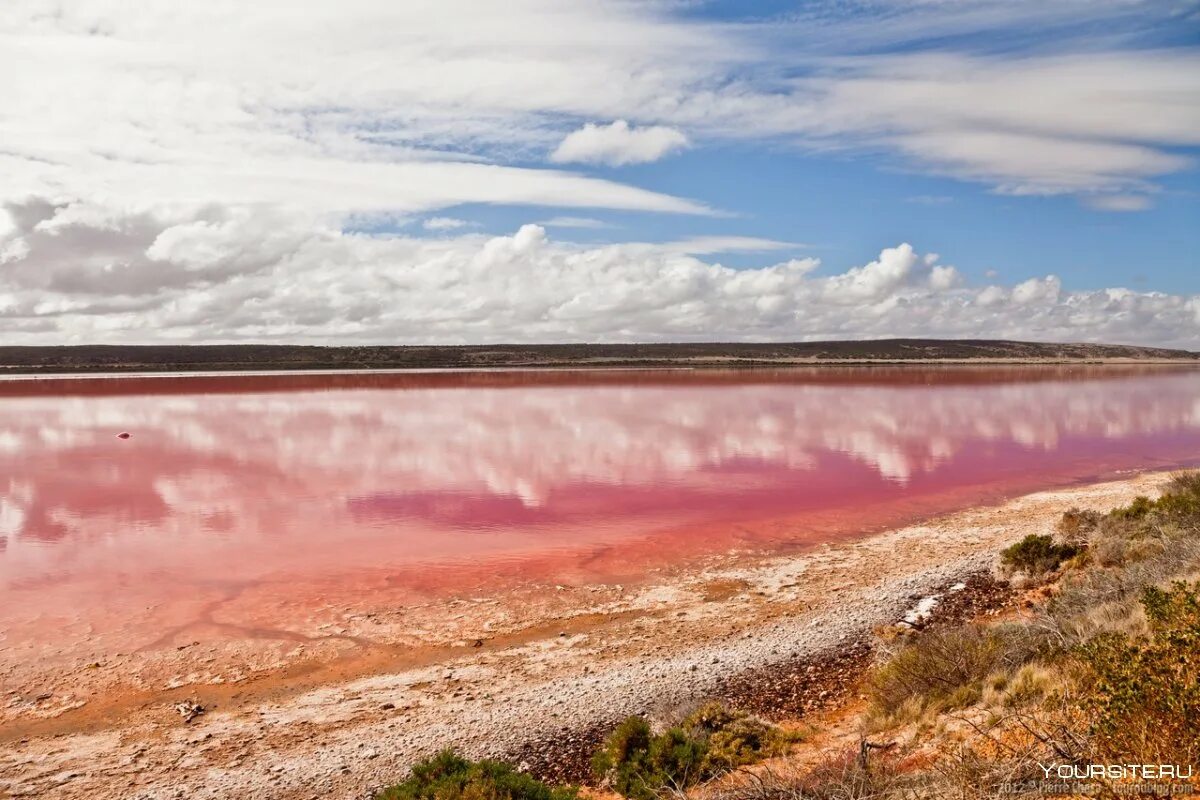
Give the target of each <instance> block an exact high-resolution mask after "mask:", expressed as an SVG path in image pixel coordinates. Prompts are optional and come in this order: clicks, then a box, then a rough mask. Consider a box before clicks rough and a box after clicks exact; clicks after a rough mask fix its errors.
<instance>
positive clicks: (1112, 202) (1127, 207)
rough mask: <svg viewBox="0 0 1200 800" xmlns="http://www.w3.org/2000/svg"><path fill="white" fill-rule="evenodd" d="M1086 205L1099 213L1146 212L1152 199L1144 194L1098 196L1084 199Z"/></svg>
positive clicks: (1089, 196)
mask: <svg viewBox="0 0 1200 800" xmlns="http://www.w3.org/2000/svg"><path fill="white" fill-rule="evenodd" d="M1083 202H1084V205H1086V206H1087V207H1088V208H1094V209H1096V210H1097V211H1145V210H1146V209H1148V208H1150V207H1151V206H1152V205H1153V203H1151V201H1150V198H1149V197H1147V196H1146V195H1144V194H1097V195H1088V196H1085V197H1084V198H1083Z"/></svg>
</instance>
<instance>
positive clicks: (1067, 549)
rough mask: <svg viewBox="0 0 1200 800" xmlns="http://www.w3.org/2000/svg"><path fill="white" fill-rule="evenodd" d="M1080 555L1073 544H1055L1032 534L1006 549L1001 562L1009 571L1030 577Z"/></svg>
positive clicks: (1052, 540) (1051, 540) (1048, 539)
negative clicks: (1016, 571) (1026, 574)
mask: <svg viewBox="0 0 1200 800" xmlns="http://www.w3.org/2000/svg"><path fill="white" fill-rule="evenodd" d="M1078 553H1079V548H1078V547H1076V546H1075V545H1073V544H1055V542H1054V539H1052V538H1051V537H1049V536H1039V535H1038V534H1036V533H1031V534H1029V535H1028V536H1026V537H1025V538H1024V539H1022V540H1021V541H1019V542H1017V543H1016V544H1014V545H1012V546H1011V547H1006V548H1005V549H1004V550H1003V551H1001V553H1000V562H1001V563H1002V564H1003V565H1004V566H1005V568H1006V569H1008V570H1020V571H1021V572H1025V573H1028V574H1029V575H1040V574H1042V573H1043V572H1049V571H1050V570H1052V569H1055V568H1056V567H1057V566H1058V565H1059V564H1061V563H1062V562H1064V561H1066V560H1067V559H1068V558H1071V557H1072V556H1075V555H1076V554H1078Z"/></svg>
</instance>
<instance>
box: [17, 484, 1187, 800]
mask: <svg viewBox="0 0 1200 800" xmlns="http://www.w3.org/2000/svg"><path fill="white" fill-rule="evenodd" d="M1165 477H1166V475H1165V474H1163V473H1143V474H1137V475H1130V476H1128V477H1124V478H1122V479H1119V480H1115V481H1108V482H1105V483H1098V484H1096V483H1094V484H1087V485H1080V486H1076V487H1072V488H1064V489H1055V490H1052V491H1046V492H1040V493H1035V494H1028V495H1024V496H1021V497H1018V498H1016V499H1011V500H1007V501H1003V502H1000V503H999V504H997V505H994V506H979V507H975V508H972V509H968V510H964V511H960V512H957V513H953V514H949V515H944V516H940V517H937V518H934V519H931V520H928V521H925V522H917V523H914V524H912V525H908V526H905V527H901V528H897V529H892V530H887V531H882V532H877V533H876V534H875V535H872V536H869V537H866V538H843V539H840V540H838V541H835V542H832V543H826V544H822V545H816V546H812V547H808V548H803V547H801V548H798V549H793V550H791V551H789V552H786V553H778V552H772V553H766V552H764V551H763V550H756V549H754V548H741V549H736V550H735V551H734V552H727V553H724V554H721V555H708V556H697V558H695V559H692V560H690V561H688V562H687V563H686V564H685V565H682V566H681V565H676V566H674V567H668V566H665V565H664V566H661V567H659V568H655V569H652V570H651V571H650V572H649V573H648V574H643V575H642V576H641V579H640V580H639V581H638V582H637V583H636V584H633V583H618V582H614V581H612V580H609V581H595V580H583V579H582V576H581V579H580V580H579V581H576V582H573V581H572V580H571V576H570V575H569V574H568V575H565V576H558V577H557V578H556V580H558V581H559V582H558V583H548V582H545V581H544V580H539V579H537V578H535V577H529V576H528V575H526V574H524V573H523V578H522V580H521V581H519V582H516V583H511V582H506V581H504V580H503V576H500V577H498V578H497V583H496V585H497V586H501V585H503V586H504V587H505V588H504V590H503V591H490V590H489V591H484V589H488V588H489V587H488V584H487V583H486V582H484V583H477V584H476V585H475V586H474V587H473V588H475V589H478V590H479V591H477V592H471V593H461V594H457V595H448V596H441V597H435V596H433V595H421V594H420V593H419V592H414V590H413V588H412V585H411V584H408V583H406V584H405V585H404V589H403V592H404V594H403V596H401V595H400V594H396V593H392V594H389V593H388V592H387V591H386V588H387V586H386V582H384V583H382V584H380V585H379V586H378V587H376V588H377V589H378V592H377V593H371V592H367V593H366V595H365V596H360V597H359V599H358V601H353V600H352V599H351V598H350V596H349V595H348V594H346V593H345V590H344V589H343V590H342V591H339V590H338V587H336V586H334V585H332V584H331V585H329V586H328V587H326V589H327V590H328V595H327V600H326V602H325V603H324V604H317V605H306V606H303V608H297V607H296V606H295V605H293V604H295V603H296V602H297V601H296V599H295V597H294V595H293V594H291V593H289V592H287V591H284V588H285V587H279V594H278V597H277V598H276V599H275V603H274V604H273V603H272V602H271V597H270V592H269V591H266V592H265V593H264V590H263V589H262V587H259V589H258V591H256V592H255V593H254V594H253V597H252V604H251V606H250V607H244V608H239V607H238V603H239V601H240V599H241V595H240V591H239V587H238V586H237V585H233V584H231V585H230V586H228V587H224V588H223V593H222V594H220V602H217V603H215V604H212V601H211V600H207V601H206V602H209V603H210V607H208V609H207V612H206V610H205V608H203V607H200V608H195V607H187V604H186V603H181V605H180V609H181V610H180V626H181V627H180V628H179V629H177V630H175V631H173V632H169V634H168V635H166V638H164V639H163V640H162V641H159V642H157V643H154V644H153V646H146V645H144V644H143V645H141V646H139V647H137V648H135V649H132V650H131V651H125V650H121V649H117V648H113V649H111V650H107V651H105V652H97V653H83V652H78V653H73V654H71V657H70V658H66V659H63V658H57V659H55V658H47V659H38V658H36V657H29V656H30V655H31V654H30V653H28V652H22V653H21V654H20V657H19V658H18V657H15V654H14V653H13V651H12V648H11V647H8V646H5V647H4V648H3V649H0V687H2V689H3V694H2V695H0V797H49V798H59V797H61V798H84V797H86V798H89V800H106V799H107V798H122V799H123V800H124V799H125V798H145V799H146V800H149V798H172V797H177V796H181V797H188V798H228V797H238V798H288V799H289V800H290V798H308V797H321V798H357V797H363V796H365V795H368V794H369V792H370V791H371V789H372V788H376V787H378V786H380V785H382V784H384V783H386V782H387V781H389V780H394V779H397V778H399V777H401V776H402V775H403V773H404V771H405V769H406V767H407V766H408V764H410V763H411V762H412V761H413V760H415V759H417V758H420V757H422V756H424V755H428V754H429V753H431V752H433V751H435V750H437V749H439V748H441V747H444V746H447V745H454V746H455V747H457V748H458V749H460V750H461V751H462V752H464V753H465V754H468V755H473V756H480V755H485V754H491V755H501V754H508V753H513V752H519V751H520V749H521V746H522V745H523V744H525V743H527V742H528V741H531V740H535V741H544V740H546V738H547V737H550V738H553V737H555V736H557V735H563V736H570V735H572V734H571V732H573V731H585V730H587V729H589V728H594V727H595V726H597V725H604V724H608V723H611V722H613V721H615V720H617V719H619V718H620V717H622V716H624V715H626V714H629V713H634V712H643V713H649V714H651V715H656V714H657V715H668V714H670V712H671V711H672V710H674V709H677V708H678V707H680V706H682V705H685V704H687V703H688V702H691V701H694V700H695V699H697V698H700V697H703V696H705V695H708V694H712V693H714V692H716V691H718V689H719V687H721V686H728V685H729V683H730V681H736V679H737V678H738V676H742V675H746V674H748V673H751V672H753V671H755V670H763V669H770V668H771V667H772V666H773V665H781V664H785V663H794V662H795V661H796V660H797V659H803V658H814V659H815V658H821V657H823V656H827V655H828V654H829V653H831V652H833V653H836V652H837V651H838V648H839V647H841V648H846V647H849V646H852V645H853V644H854V643H856V642H858V641H860V640H861V638H862V637H863V636H864V635H865V634H867V633H868V632H869V631H870V629H871V628H872V627H874V626H876V625H878V624H883V623H891V622H895V621H896V620H898V619H899V618H900V617H902V616H903V615H904V613H905V612H906V611H907V610H908V609H910V608H912V607H913V605H914V604H915V603H916V602H918V601H919V600H920V599H921V598H922V597H925V596H928V595H930V594H934V593H939V592H944V591H946V590H947V589H948V587H950V586H951V585H953V584H954V583H956V582H957V581H959V580H961V579H962V578H963V577H965V576H967V575H971V574H978V573H980V572H981V571H985V570H987V569H988V568H989V567H990V566H991V564H992V562H993V560H994V558H995V555H996V553H997V551H998V550H999V548H1000V547H1002V546H1003V545H1005V544H1006V543H1008V542H1010V541H1013V540H1015V539H1018V538H1020V537H1022V536H1024V535H1026V534H1028V533H1035V532H1048V531H1049V530H1051V529H1052V527H1053V525H1054V523H1055V521H1056V519H1057V517H1058V515H1059V514H1060V513H1061V512H1062V511H1064V510H1066V509H1067V508H1070V507H1072V506H1079V507H1092V508H1097V509H1106V508H1109V507H1111V506H1113V505H1117V504H1121V503H1125V502H1128V501H1129V500H1130V499H1132V497H1134V496H1136V495H1138V494H1154V493H1155V490H1156V487H1157V486H1158V485H1160V484H1161V483H1162V482H1163V480H1164V479H1165ZM772 524H773V525H774V526H775V530H776V532H778V533H780V534H786V533H788V532H789V530H790V531H791V533H792V534H795V533H797V531H796V526H798V525H800V524H801V523H800V522H799V521H798V520H797V519H795V518H788V517H783V518H779V519H777V520H774V521H773V523H772ZM799 538H801V539H802V538H803V537H799ZM752 540H753V537H752ZM659 546H660V547H661V546H662V542H661V540H659ZM532 574H534V573H530V575H532ZM362 588H363V587H361V586H357V587H353V589H354V591H356V592H359V593H360V595H361V593H362ZM364 598H365V599H364ZM231 609H236V610H237V613H236V615H235V616H236V617H237V618H238V619H239V624H238V625H237V626H236V629H230V628H228V627H226V626H227V625H228V624H229V623H227V622H226V618H227V617H228V616H229V615H230V614H231ZM298 612H303V614H304V615H305V618H304V619H305V624H303V625H300V626H295V627H292V626H289V627H288V628H287V629H282V628H279V627H278V626H277V625H275V624H273V620H278V618H279V616H280V615H281V614H287V615H292V616H291V617H289V618H293V619H294V618H295V615H296V614H297V613H298ZM206 613H207V616H206ZM255 620H257V621H258V627H257V628H256V627H255ZM197 621H199V622H197ZM75 633H76V634H77V635H78V636H79V637H81V639H83V640H87V638H88V636H89V635H90V634H91V633H94V632H91V631H88V630H80V631H77V632H75ZM110 644H111V642H110ZM184 701H187V702H194V703H197V704H199V705H201V706H203V707H204V708H205V713H203V714H202V715H200V716H198V717H196V718H195V719H193V720H192V721H191V722H188V723H185V722H184V721H183V718H182V717H181V716H180V714H179V713H178V711H177V710H176V709H175V705H176V704H177V703H180V702H184Z"/></svg>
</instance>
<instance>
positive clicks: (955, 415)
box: [0, 372, 1200, 585]
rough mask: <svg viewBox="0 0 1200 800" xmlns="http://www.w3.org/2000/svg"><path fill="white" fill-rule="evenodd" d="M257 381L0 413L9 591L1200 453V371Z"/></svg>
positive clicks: (856, 499)
mask: <svg viewBox="0 0 1200 800" xmlns="http://www.w3.org/2000/svg"><path fill="white" fill-rule="evenodd" d="M256 380H260V379H253V378H247V379H245V381H246V388H247V393H244V394H234V393H220V394H201V393H197V394H194V395H189V394H152V393H143V394H132V395H109V396H104V395H99V396H67V395H63V396H56V395H50V396H25V397H19V396H18V397H11V396H8V397H5V396H0V548H4V549H3V550H0V581H3V582H4V583H8V582H12V581H19V580H21V579H23V578H29V577H32V576H36V575H39V574H47V573H48V572H54V573H57V574H60V575H62V574H68V573H70V572H71V571H72V570H74V569H77V568H80V567H79V565H80V564H81V563H94V562H96V561H97V560H100V561H103V560H104V559H105V558H111V559H116V558H117V556H118V555H119V554H122V553H123V554H125V556H126V557H127V556H128V552H129V548H130V547H133V545H132V544H130V542H132V541H134V537H136V547H137V548H138V552H139V556H138V557H139V558H144V559H145V560H146V563H147V564H152V565H154V566H155V567H156V568H161V567H162V566H163V565H164V564H167V565H169V564H170V563H171V561H172V559H173V558H186V557H190V556H195V555H196V554H197V553H198V552H201V551H202V552H204V553H205V554H206V556H208V557H214V558H215V557H216V556H217V555H218V554H219V552H223V553H225V555H226V557H229V558H232V557H234V555H235V554H236V553H237V545H238V544H239V542H248V541H260V542H261V541H273V542H275V543H277V545H278V547H277V548H276V549H277V550H279V551H280V554H279V558H280V560H281V562H283V561H285V560H286V554H285V553H284V551H286V550H287V548H288V547H290V546H293V545H295V546H297V547H299V546H300V543H301V542H307V543H309V544H311V543H312V542H313V541H315V540H323V541H324V542H326V543H327V544H328V543H330V542H333V543H335V544H336V542H337V541H338V540H339V539H342V538H345V539H347V540H351V539H353V537H354V536H362V535H366V532H367V531H373V532H374V533H373V534H372V535H375V536H379V535H381V534H382V533H386V535H388V536H390V537H393V539H394V540H395V542H399V541H400V540H403V539H405V537H409V538H411V539H412V541H411V542H408V543H407V544H406V545H405V546H406V547H407V549H405V550H403V552H404V553H407V554H409V555H404V556H400V555H397V553H398V552H399V551H397V553H393V554H392V555H393V556H396V557H410V556H411V554H413V553H419V552H427V553H435V554H436V552H438V551H439V548H445V549H446V550H447V552H453V553H454V554H455V555H456V556H458V557H464V556H469V554H470V552H471V549H472V547H476V546H478V547H481V548H485V549H491V548H495V547H498V546H501V544H498V542H497V541H490V542H489V543H488V544H487V545H486V546H485V545H482V544H476V545H472V544H471V543H470V542H471V541H475V542H480V541H481V540H480V539H479V538H478V537H468V539H467V540H462V539H461V538H457V539H456V540H455V541H453V542H451V541H450V540H449V539H445V540H442V539H438V535H439V534H441V535H443V536H444V537H450V536H453V534H454V532H455V531H459V532H462V531H472V532H479V531H487V532H490V533H491V534H493V535H494V536H495V537H502V536H503V535H505V532H506V531H512V532H514V534H515V533H516V532H518V531H519V532H520V535H521V536H523V537H526V536H528V534H529V531H530V530H532V529H534V528H536V529H537V530H539V531H542V532H554V533H556V538H558V539H561V538H562V537H564V536H566V537H569V536H570V535H577V536H587V535H588V533H587V531H589V530H591V529H592V528H593V527H595V526H605V525H608V526H616V525H622V524H626V525H628V524H632V523H633V522H636V521H637V520H639V519H651V518H655V519H657V518H659V517H661V516H662V515H664V514H678V513H714V514H716V513H720V512H723V511H725V510H729V509H731V508H733V507H736V506H739V505H740V504H745V503H747V502H751V501H752V502H753V503H754V504H756V505H757V506H758V507H759V508H760V509H763V510H769V511H778V512H781V513H782V512H787V511H795V510H804V509H806V508H810V507H813V508H815V507H821V508H831V507H832V508H836V507H837V504H838V503H848V504H849V503H861V502H864V501H866V500H867V499H868V498H869V497H870V496H871V494H870V493H871V492H890V493H893V494H894V493H896V492H911V493H920V492H928V491H933V490H935V489H937V488H939V487H942V486H945V485H950V484H953V483H955V482H956V481H957V482H960V483H961V482H973V483H977V484H980V485H983V484H986V483H987V482H988V481H989V480H991V479H993V478H997V477H998V476H1000V475H1002V474H1007V472H1010V471H1011V470H1013V469H1017V468H1019V469H1028V468H1031V467H1033V468H1037V469H1044V470H1046V471H1047V472H1052V471H1053V470H1054V469H1055V465H1056V464H1059V463H1066V462H1067V461H1075V460H1078V459H1079V458H1082V457H1089V456H1091V455H1092V454H1096V455H1102V456H1103V457H1104V458H1105V459H1107V460H1108V461H1110V462H1111V461H1113V460H1116V461H1120V460H1121V459H1122V458H1127V459H1128V460H1129V462H1130V466H1138V465H1141V464H1142V463H1143V461H1144V459H1146V458H1153V457H1155V456H1158V455H1161V456H1162V457H1164V458H1177V457H1178V452H1177V451H1178V450H1180V449H1186V448H1187V446H1188V445H1189V443H1192V444H1194V443H1197V442H1200V373H1198V372H1183V373H1179V372H1174V373H1170V372H1164V373H1161V374H1154V375H1140V376H1137V377H1136V378H1128V377H1115V378H1111V379H1104V378H1097V377H1095V376H1094V372H1093V373H1089V377H1087V378H1086V379H1080V380H1068V379H1064V380H1041V381H1031V382H981V383H974V384H966V385H963V384H956V383H953V382H943V381H941V380H939V378H938V376H937V375H936V374H934V375H932V376H931V378H930V381H929V382H928V383H925V384H921V383H913V382H911V381H909V382H905V383H903V384H896V383H889V382H887V381H886V380H885V379H882V378H881V382H880V383H874V384H873V383H864V382H855V383H851V384H841V385H838V384H833V385H831V384H825V383H803V382H779V383H772V382H770V381H765V382H747V383H745V384H739V383H737V382H726V383H721V384H716V385H711V384H705V383H699V382H698V383H697V384H696V385H689V384H688V383H687V382H680V381H676V382H671V383H667V384H662V385H659V384H655V383H653V382H652V381H645V380H642V381H640V382H638V383H636V384H633V383H631V384H628V385H623V384H621V383H617V382H614V381H611V380H608V381H606V382H604V383H601V384H597V385H586V384H582V385H580V384H576V385H539V384H538V383H536V382H534V383H532V384H531V385H529V386H511V385H508V386H503V387H499V386H491V387H489V386H487V385H486V383H485V384H483V385H474V386H471V387H470V388H456V387H446V386H443V387H431V388H420V389H381V388H361V389H350V388H347V389H338V390H330V391H292V392H277V393H272V392H267V391H263V389H264V387H265V386H266V385H267V384H263V383H261V382H259V383H256ZM509 382H510V383H511V379H509ZM122 430H128V431H131V432H133V438H132V439H130V440H129V441H127V442H123V441H119V440H117V439H116V438H115V434H116V433H117V432H119V431H122ZM1168 451H1169V452H1168ZM1188 452H1190V453H1193V454H1200V451H1198V450H1197V449H1196V448H1195V447H1193V448H1191V450H1190V451H1188ZM881 487H884V488H881ZM522 541H523V542H525V539H522ZM395 546H396V547H400V544H398V543H397V544H395ZM155 551H156V552H155ZM264 552H265V553H267V554H268V556H267V557H268V558H270V557H273V556H271V555H270V553H271V551H265V550H260V551H258V554H259V556H260V557H261V556H262V554H263V553H264ZM258 566H259V567H260V568H261V569H264V570H265V569H269V567H270V565H269V564H259V565H258ZM0 585H3V583H0Z"/></svg>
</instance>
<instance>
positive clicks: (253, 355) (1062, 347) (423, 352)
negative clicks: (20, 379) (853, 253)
mask: <svg viewBox="0 0 1200 800" xmlns="http://www.w3.org/2000/svg"><path fill="white" fill-rule="evenodd" d="M929 360H932V361H972V360H1004V361H1030V362H1034V361H1036V362H1040V361H1059V362H1064V361H1069V362H1077V361H1084V362H1096V361H1104V360H1133V361H1162V360H1172V361H1180V360H1182V361H1196V360H1200V353H1193V352H1190V351H1187V350H1169V349H1165V348H1158V347H1134V346H1128V345H1108V344H1053V343H1038V342H1012V341H1002V340H988V339H876V340H862V341H827V342H783V343H769V342H676V343H670V342H663V343H644V344H529V345H520V344H496V345H463V346H450V345H447V346H421V345H411V346H351V347H317V346H305V345H266V344H245V345H145V346H137V345H72V346H53V347H0V374H4V373H12V374H17V373H22V372H44V373H50V372H121V371H148V372H153V371H160V372H176V371H189V370H191V371H200V370H204V371H226V370H227V371H236V370H286V369H291V370H304V369H318V370H321V369H324V370H330V369H435V368H444V369H484V368H503V367H509V368H513V367H603V366H672V365H680V366H682V365H687V366H697V365H710V366H738V365H758V366H765V365H786V364H792V363H796V362H812V361H815V362H822V361H832V362H849V363H853V362H855V361H901V362H903V361H929Z"/></svg>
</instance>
